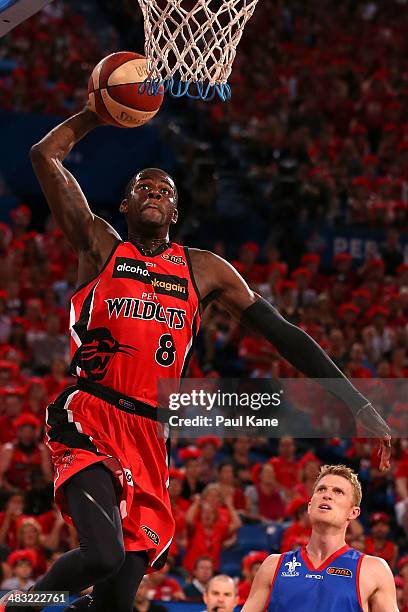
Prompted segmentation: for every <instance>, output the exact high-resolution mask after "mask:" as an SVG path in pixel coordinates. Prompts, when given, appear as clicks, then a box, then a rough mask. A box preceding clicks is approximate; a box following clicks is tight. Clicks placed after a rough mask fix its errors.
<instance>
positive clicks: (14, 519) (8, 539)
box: [0, 492, 24, 550]
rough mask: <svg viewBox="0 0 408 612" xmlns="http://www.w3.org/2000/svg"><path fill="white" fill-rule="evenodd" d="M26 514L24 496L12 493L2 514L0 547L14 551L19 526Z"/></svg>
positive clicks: (0, 514)
mask: <svg viewBox="0 0 408 612" xmlns="http://www.w3.org/2000/svg"><path fill="white" fill-rule="evenodd" d="M23 512H24V494H23V493H18V492H16V493H11V495H9V497H8V499H7V502H6V507H5V510H4V511H3V512H0V545H1V546H7V548H9V549H10V550H13V549H14V548H15V547H16V545H17V525H18V521H19V519H20V518H21V517H22V516H23Z"/></svg>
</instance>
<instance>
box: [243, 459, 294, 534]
mask: <svg viewBox="0 0 408 612" xmlns="http://www.w3.org/2000/svg"><path fill="white" fill-rule="evenodd" d="M253 474H254V482H255V484H254V485H251V486H249V487H247V488H246V489H245V496H246V498H247V500H248V516H249V517H250V518H251V519H252V520H257V521H261V522H269V521H276V520H282V519H283V517H284V515H285V503H284V500H283V496H282V493H281V490H280V486H279V485H278V483H277V480H276V476H275V470H274V468H273V466H272V465H271V464H269V463H265V464H263V465H260V464H258V465H255V466H254V469H253Z"/></svg>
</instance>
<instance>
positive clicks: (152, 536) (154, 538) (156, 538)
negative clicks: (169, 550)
mask: <svg viewBox="0 0 408 612" xmlns="http://www.w3.org/2000/svg"><path fill="white" fill-rule="evenodd" d="M140 528H141V529H143V531H144V532H145V534H146V535H147V537H148V538H149V539H150V540H151V541H152V542H153V543H154V544H156V546H158V545H159V544H160V538H159V536H158V535H157V533H156V532H155V531H153V529H150V527H147V525H140Z"/></svg>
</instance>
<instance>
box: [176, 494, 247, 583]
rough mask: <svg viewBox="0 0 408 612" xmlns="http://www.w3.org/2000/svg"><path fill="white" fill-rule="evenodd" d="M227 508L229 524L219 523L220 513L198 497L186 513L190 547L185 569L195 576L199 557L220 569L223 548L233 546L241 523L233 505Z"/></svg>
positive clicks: (185, 558)
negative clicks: (194, 569)
mask: <svg viewBox="0 0 408 612" xmlns="http://www.w3.org/2000/svg"><path fill="white" fill-rule="evenodd" d="M226 504H227V508H228V510H229V512H230V515H231V520H230V522H229V523H228V524H227V523H225V522H224V521H220V520H219V518H220V516H219V512H218V510H217V509H216V508H214V507H213V506H212V505H210V504H209V503H204V504H202V503H201V500H200V498H199V497H198V496H197V497H196V499H195V500H194V502H193V504H192V505H191V506H190V508H189V509H188V511H187V514H186V520H187V529H188V545H187V550H186V554H185V556H184V559H183V566H184V567H185V568H186V569H187V570H188V571H189V572H190V573H192V571H193V568H194V563H195V561H196V559H198V557H202V556H208V557H210V558H211V559H212V561H213V563H214V569H215V570H217V569H218V566H219V563H220V556H221V549H222V548H223V547H225V546H227V545H231V544H233V543H234V541H235V540H236V532H237V529H238V528H239V527H240V526H241V520H240V518H239V516H238V514H237V513H236V512H235V509H234V507H233V506H232V505H228V500H226Z"/></svg>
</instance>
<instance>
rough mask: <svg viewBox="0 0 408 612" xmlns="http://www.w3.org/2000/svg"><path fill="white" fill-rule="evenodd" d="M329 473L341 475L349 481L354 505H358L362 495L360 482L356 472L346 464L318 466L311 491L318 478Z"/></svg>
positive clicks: (315, 485)
mask: <svg viewBox="0 0 408 612" xmlns="http://www.w3.org/2000/svg"><path fill="white" fill-rule="evenodd" d="M330 474H332V475H333V476H341V477H342V478H345V479H346V480H348V481H349V483H350V484H351V486H352V487H353V498H354V500H353V501H354V505H355V506H360V504H361V498H362V496H363V494H362V491H361V484H360V482H359V480H358V477H357V474H356V473H355V472H353V470H352V469H351V468H349V467H347V466H346V465H322V467H321V468H320V472H319V475H318V476H317V478H316V480H315V483H314V487H313V492H314V490H315V489H316V487H317V484H318V483H319V482H320V480H321V479H322V478H324V477H325V476H328V475H330Z"/></svg>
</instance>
